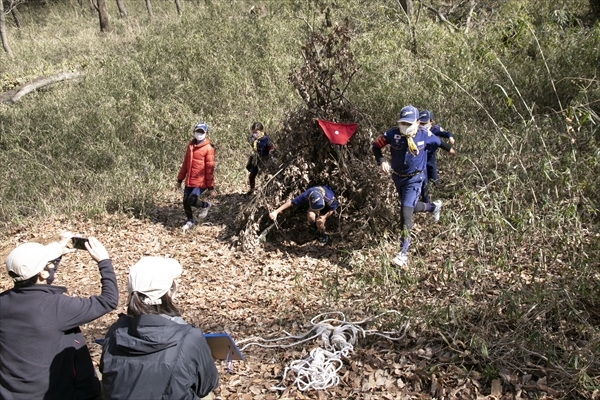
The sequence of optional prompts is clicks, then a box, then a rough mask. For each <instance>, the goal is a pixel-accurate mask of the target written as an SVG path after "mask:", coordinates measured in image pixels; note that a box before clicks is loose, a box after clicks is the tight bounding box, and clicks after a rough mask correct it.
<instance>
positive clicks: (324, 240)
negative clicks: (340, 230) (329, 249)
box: [318, 233, 329, 245]
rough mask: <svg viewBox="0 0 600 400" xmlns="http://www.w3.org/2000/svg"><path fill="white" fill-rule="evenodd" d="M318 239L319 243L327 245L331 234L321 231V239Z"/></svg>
mask: <svg viewBox="0 0 600 400" xmlns="http://www.w3.org/2000/svg"><path fill="white" fill-rule="evenodd" d="M318 240H319V243H321V244H323V245H325V244H327V242H328V241H329V236H327V234H326V233H321V235H319V239H318Z"/></svg>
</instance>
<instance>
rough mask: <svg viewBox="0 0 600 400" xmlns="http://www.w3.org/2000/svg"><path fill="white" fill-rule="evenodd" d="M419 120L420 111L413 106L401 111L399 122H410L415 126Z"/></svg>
mask: <svg viewBox="0 0 600 400" xmlns="http://www.w3.org/2000/svg"><path fill="white" fill-rule="evenodd" d="M418 118H419V110H417V108H416V107H413V106H406V107H403V108H402V110H400V116H399V117H398V122H408V123H411V124H414V123H415V122H416V121H417V119H418Z"/></svg>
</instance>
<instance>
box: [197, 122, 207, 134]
mask: <svg viewBox="0 0 600 400" xmlns="http://www.w3.org/2000/svg"><path fill="white" fill-rule="evenodd" d="M197 131H204V133H208V125H206V123H205V122H198V123H197V124H196V126H194V132H197Z"/></svg>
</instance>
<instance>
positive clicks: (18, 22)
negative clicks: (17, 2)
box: [10, 6, 21, 28]
mask: <svg viewBox="0 0 600 400" xmlns="http://www.w3.org/2000/svg"><path fill="white" fill-rule="evenodd" d="M10 13H11V14H12V17H13V20H14V21H15V25H16V26H17V28H21V13H20V12H19V10H17V6H13V8H12V9H11V10H10Z"/></svg>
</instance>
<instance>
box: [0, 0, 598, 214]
mask: <svg viewBox="0 0 600 400" xmlns="http://www.w3.org/2000/svg"><path fill="white" fill-rule="evenodd" d="M323 3H326V2H319V1H308V2H291V1H283V2H281V1H263V2H257V3H253V2H250V1H227V2H217V1H214V2H211V1H201V2H187V3H185V10H184V12H183V16H181V17H179V16H177V13H176V10H175V7H174V4H171V3H160V2H157V3H156V4H153V7H154V9H155V10H154V11H155V16H154V18H153V19H150V18H149V17H148V15H147V13H146V11H145V9H143V4H137V3H131V4H130V3H126V7H127V10H128V16H127V18H118V12H117V10H116V4H115V3H114V2H109V3H108V6H109V13H110V15H111V19H110V23H111V32H110V33H108V34H101V33H100V32H99V28H98V22H97V18H96V15H95V10H93V9H91V8H90V7H88V6H87V4H84V5H83V6H80V5H79V3H77V2H75V1H66V2H55V3H33V2H31V3H24V4H23V5H21V6H20V10H21V13H22V15H23V26H22V27H21V28H20V29H16V28H15V27H14V26H11V24H10V22H11V20H10V19H8V22H9V24H8V28H9V29H8V35H9V41H10V43H11V47H12V49H13V51H14V53H15V55H16V57H15V59H14V60H9V59H8V58H7V57H6V56H5V55H3V56H2V57H0V71H1V78H2V86H3V88H4V89H5V90H6V89H8V88H10V87H11V86H14V85H17V84H19V83H24V82H27V81H28V80H31V79H33V78H35V77H38V76H42V75H48V74H52V73H55V72H60V71H65V70H77V71H82V72H83V73H84V74H85V76H84V78H83V79H81V80H80V81H78V82H76V83H68V84H60V85H55V87H52V88H51V89H48V90H41V91H40V92H39V93H36V94H34V95H30V96H28V97H27V98H25V99H23V100H22V101H20V102H18V103H17V104H15V105H12V106H7V105H2V106H0V107H1V108H0V112H1V114H0V115H1V116H2V119H1V122H0V132H1V135H2V136H1V140H0V151H1V152H2V154H1V155H2V157H0V171H1V172H0V174H1V175H2V176H1V178H2V182H3V184H2V185H1V187H0V192H1V193H0V195H1V198H2V205H1V207H0V221H2V223H3V224H18V223H19V220H20V219H21V218H22V217H27V216H30V215H40V214H52V213H57V212H58V213H63V212H85V213H90V214H97V213H103V212H106V211H115V210H120V211H132V212H135V213H143V212H144V210H145V209H146V208H147V207H148V206H151V205H152V204H153V203H154V202H155V201H156V200H157V197H156V196H157V195H158V196H160V195H161V193H162V192H163V191H164V188H165V186H169V185H170V183H171V182H172V181H173V180H174V175H175V174H176V172H177V168H178V165H179V163H180V161H181V154H182V152H183V148H184V146H185V143H186V141H187V140H188V138H189V137H190V130H191V127H192V125H193V124H194V123H195V122H196V121H198V120H205V121H207V122H208V124H209V126H210V134H211V137H212V139H213V141H214V142H215V144H216V146H217V150H218V158H219V167H218V168H219V170H218V176H219V181H220V183H221V184H222V185H223V184H224V183H231V184H235V183H241V182H242V181H243V179H244V177H245V173H244V169H243V163H244V161H245V156H246V153H247V144H246V136H247V133H248V127H249V125H250V124H251V122H252V121H254V120H261V121H263V122H264V123H265V124H266V125H267V127H269V129H270V130H271V131H272V132H273V131H276V130H277V126H278V124H279V123H281V121H282V120H284V119H285V115H286V112H288V111H290V110H291V109H294V108H295V107H297V106H298V105H299V103H300V99H299V96H298V95H297V94H296V93H294V91H293V88H292V87H291V85H290V84H289V83H288V81H287V77H288V74H289V72H290V70H291V68H293V67H295V66H297V65H299V64H300V63H302V60H301V59H300V51H299V48H300V46H301V45H302V44H303V42H304V39H305V38H306V34H307V31H308V30H309V29H317V27H318V26H319V25H320V20H319V18H321V14H320V13H319V11H318V9H319V7H320V6H321V4H323ZM252 5H255V6H256V7H255V10H254V12H252V13H251V12H250V7H251V6H252ZM328 5H329V6H330V7H331V11H332V17H331V19H332V20H333V21H334V22H337V21H340V22H341V21H342V20H343V19H345V18H348V19H349V20H350V23H351V26H352V30H353V34H354V35H355V37H354V40H353V42H352V44H351V46H352V50H353V51H354V52H355V55H356V60H357V64H358V65H359V67H360V71H359V73H358V74H357V75H356V76H355V78H354V79H353V81H352V83H351V87H350V88H349V89H348V91H347V96H348V97H349V99H350V100H351V101H352V102H353V103H354V104H356V105H358V108H359V109H361V110H362V111H363V112H364V113H365V114H366V115H368V116H369V117H370V118H371V119H372V126H373V127H374V128H375V129H376V130H379V131H381V130H383V129H385V128H386V127H388V126H389V125H390V124H391V123H393V121H394V118H395V117H396V114H397V112H398V109H399V107H401V106H402V105H403V104H408V103H411V104H414V105H416V106H417V107H420V108H430V109H432V110H434V112H435V115H436V119H437V120H438V121H440V122H441V123H442V124H443V126H444V127H446V129H448V130H450V131H452V132H455V133H456V134H457V136H458V138H459V143H460V146H459V151H460V152H461V153H462V154H464V157H462V158H460V159H459V160H458V161H457V162H456V164H454V165H452V168H451V169H452V170H454V172H457V173H458V174H461V175H462V174H465V173H466V174H468V175H470V176H473V178H474V179H469V181H470V182H469V183H472V184H475V183H477V181H478V179H482V180H483V181H479V182H478V184H482V183H484V182H485V183H488V182H489V181H490V180H494V179H495V178H496V174H500V176H501V177H502V175H503V172H499V170H501V169H504V168H507V169H508V170H510V168H511V166H510V163H511V159H510V158H513V157H512V156H514V159H515V160H518V165H516V166H515V167H516V168H518V169H520V170H521V172H520V175H519V176H516V177H515V178H518V179H519V180H520V181H533V182H535V185H540V186H541V189H542V190H539V189H540V188H535V187H532V185H527V186H529V187H530V189H527V190H526V192H527V193H528V194H524V193H513V194H510V195H509V194H508V193H505V194H504V195H505V196H509V197H514V196H518V197H520V196H524V195H526V196H529V195H531V194H533V195H534V196H535V195H537V197H539V199H537V200H539V201H542V203H541V204H537V205H536V208H540V206H541V208H544V207H546V205H548V206H550V208H554V206H555V204H554V202H555V201H559V199H551V198H548V196H550V197H553V195H555V194H556V193H555V192H554V191H553V190H551V189H552V187H556V186H557V185H556V184H555V183H554V182H558V181H562V180H565V181H566V182H567V183H568V184H569V185H572V186H574V187H573V190H574V191H575V192H576V193H574V192H571V193H569V194H568V195H569V197H570V198H569V200H573V197H577V198H578V200H579V201H580V204H578V207H583V208H584V209H586V210H588V211H590V212H591V213H592V214H594V215H596V216H597V213H596V212H595V211H594V209H596V210H597V205H596V204H595V203H594V199H593V197H594V196H593V193H594V188H595V186H596V183H597V176H598V174H597V173H595V172H597V163H598V161H597V157H596V156H597V147H594V145H597V141H593V142H592V143H589V144H590V145H588V144H586V145H583V142H586V143H588V142H589V139H596V138H597V119H594V117H595V118H597V110H598V102H597V100H598V90H599V89H598V81H597V79H596V75H595V74H596V73H597V67H598V65H600V56H599V54H600V52H599V51H598V48H599V44H598V43H599V41H600V33H599V29H598V27H597V25H596V26H591V25H590V24H589V22H587V20H586V13H585V12H586V10H588V7H587V5H586V4H585V3H583V2H580V4H577V5H579V7H577V5H576V4H574V3H573V2H569V3H568V4H567V2H564V5H560V4H556V2H540V1H502V2H495V7H490V8H485V7H482V8H481V11H480V14H478V13H476V14H475V16H474V19H473V22H472V23H471V27H470V30H469V32H468V33H466V34H465V33H464V26H463V27H462V28H461V29H462V30H461V31H456V32H454V31H452V30H451V29H449V24H444V23H441V22H439V21H435V20H434V19H433V18H432V15H431V14H430V13H427V11H426V10H424V9H423V10H422V11H421V12H420V16H419V20H418V22H417V24H416V26H415V27H414V31H413V32H414V33H413V34H414V36H411V27H410V26H409V24H407V20H406V17H405V16H404V15H403V13H402V12H401V9H400V8H399V7H398V4H397V2H396V1H383V0H381V1H372V2H366V3H364V2H359V1H352V0H345V1H337V2H331V4H328ZM588 13H589V12H588ZM413 22H414V21H413ZM586 22H587V23H588V25H587V26H586V25H584V23H586ZM461 23H462V24H463V25H464V18H463V19H462V20H457V21H455V25H456V26H459V27H461ZM414 44H416V49H417V54H414V53H413V52H411V49H412V48H413V45H414ZM554 85H555V86H556V88H554ZM567 116H569V117H571V118H573V117H574V118H575V121H574V124H575V126H574V128H575V129H576V130H577V132H575V133H576V134H571V132H569V131H567V124H566V122H565V120H566V117H567ZM580 130H583V132H581V131H580ZM593 132H595V133H593ZM375 133H376V132H375ZM375 133H374V134H375ZM582 133H583V134H584V138H583V139H582V138H581V134H582ZM594 135H595V136H594ZM572 141H574V143H572ZM509 142H510V143H509ZM557 142H558V144H557ZM507 146H508V147H507ZM579 148H581V150H583V151H584V154H587V155H589V157H592V158H591V159H589V160H588V161H587V162H585V167H586V168H585V169H589V168H591V169H594V168H595V171H589V172H591V173H588V172H587V171H582V170H581V168H578V163H580V162H581V161H582V160H581V158H579V157H577V156H575V154H574V153H573V152H574V151H576V150H579ZM515 151H518V154H514V153H515ZM595 151H596V152H595ZM511 153H512V154H511ZM577 155H578V154H577ZM365 157H370V154H368V152H367V153H366V154H365ZM507 157H508V158H507ZM594 157H596V158H594ZM492 160H494V161H493V162H492ZM490 162H492V164H490ZM530 162H531V163H530ZM534 166H535V168H534V169H535V170H536V171H530V168H532V167H534ZM477 170H478V172H477ZM532 173H535V175H530V174H532ZM475 175H477V176H475ZM479 175H481V176H479ZM544 186H550V187H549V188H546V187H544ZM473 189H474V187H473V186H465V188H464V190H465V194H466V195H469V193H470V194H471V195H474V193H477V192H472V190H473ZM514 189H516V188H513V191H515V190H514ZM557 189H560V190H561V192H563V191H564V190H565V189H568V188H565V187H564V185H562V183H561V184H560V185H558V187H557ZM490 195H492V196H498V195H499V193H495V194H490ZM559 197H562V196H560V194H559ZM505 200H506V199H505ZM529 200H531V199H529ZM529 202H531V201H529ZM517 211H518V210H517Z"/></svg>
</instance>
